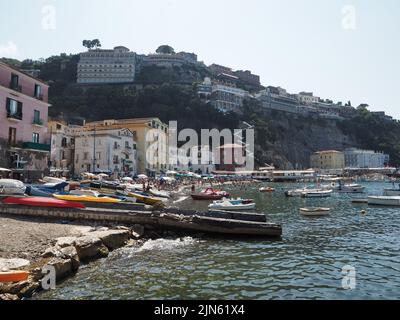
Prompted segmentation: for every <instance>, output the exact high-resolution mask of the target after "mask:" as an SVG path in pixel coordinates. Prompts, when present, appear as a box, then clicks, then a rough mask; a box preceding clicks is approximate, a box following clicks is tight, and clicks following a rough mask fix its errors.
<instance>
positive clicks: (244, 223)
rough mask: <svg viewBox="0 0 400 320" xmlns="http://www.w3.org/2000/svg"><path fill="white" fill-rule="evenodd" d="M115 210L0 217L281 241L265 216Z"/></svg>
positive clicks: (18, 211)
mask: <svg viewBox="0 0 400 320" xmlns="http://www.w3.org/2000/svg"><path fill="white" fill-rule="evenodd" d="M138 208H139V207H138V206H132V209H131V210H129V209H126V207H125V206H123V208H121V209H119V208H118V206H113V207H112V208H111V207H110V208H104V207H103V208H99V207H97V208H95V207H87V208H84V209H80V208H44V207H31V206H24V205H13V204H0V214H5V215H13V216H32V217H43V218H56V219H63V220H87V221H100V222H109V223H121V224H140V225H143V226H144V227H145V228H146V227H148V228H153V229H160V230H171V231H174V230H177V231H181V232H184V233H187V234H193V233H204V234H214V235H216V234H219V235H230V236H245V237H264V238H280V237H281V236H282V226H281V225H279V224H275V223H269V222H267V221H266V217H265V215H264V214H259V213H243V212H241V213H238V212H224V211H216V212H197V211H190V210H186V211H185V210H180V209H157V208H153V207H149V206H140V209H139V210H137V209H138Z"/></svg>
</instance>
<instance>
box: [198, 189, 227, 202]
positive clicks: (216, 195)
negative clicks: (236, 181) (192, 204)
mask: <svg viewBox="0 0 400 320" xmlns="http://www.w3.org/2000/svg"><path fill="white" fill-rule="evenodd" d="M227 197H229V193H228V192H226V191H220V190H214V189H213V188H208V189H206V190H203V191H201V192H200V193H192V198H193V199H194V200H221V199H222V198H227Z"/></svg>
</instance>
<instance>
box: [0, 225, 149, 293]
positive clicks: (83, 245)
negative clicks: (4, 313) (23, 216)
mask: <svg viewBox="0 0 400 320" xmlns="http://www.w3.org/2000/svg"><path fill="white" fill-rule="evenodd" d="M143 235H144V228H143V227H141V226H136V225H135V226H134V227H133V228H132V229H130V228H128V227H116V228H115V229H109V228H104V227H103V228H98V229H95V228H90V229H89V230H88V232H86V233H84V234H83V235H80V236H66V237H60V238H56V239H53V240H52V241H51V243H52V246H51V247H49V248H47V249H46V250H45V252H44V253H43V254H42V256H41V259H40V260H39V262H36V263H35V264H34V265H33V266H31V267H30V270H29V271H30V276H29V278H28V280H27V281H22V282H18V283H8V284H0V300H16V299H20V298H22V297H29V296H31V295H32V294H33V293H34V292H35V291H38V290H40V289H41V279H42V278H43V276H44V274H42V267H44V266H52V267H54V270H55V274H56V281H60V280H62V279H64V278H66V277H68V276H70V275H71V274H73V273H75V272H76V271H77V270H78V269H79V266H80V264H81V262H89V261H91V260H94V259H99V258H103V257H106V256H108V254H109V252H110V251H113V250H115V249H118V248H120V247H122V246H124V245H126V244H129V245H132V241H136V240H137V239H139V238H141V237H142V236H143ZM29 266H30V261H28V260H25V259H0V270H1V269H4V270H17V269H22V268H23V269H26V268H27V267H29Z"/></svg>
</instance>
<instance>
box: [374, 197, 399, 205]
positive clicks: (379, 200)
mask: <svg viewBox="0 0 400 320" xmlns="http://www.w3.org/2000/svg"><path fill="white" fill-rule="evenodd" d="M368 204H369V205H376V206H400V196H369V197H368Z"/></svg>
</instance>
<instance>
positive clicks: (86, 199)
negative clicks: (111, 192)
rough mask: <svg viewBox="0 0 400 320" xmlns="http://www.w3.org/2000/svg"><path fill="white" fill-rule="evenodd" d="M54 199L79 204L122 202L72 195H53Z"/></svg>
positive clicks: (106, 198)
mask: <svg viewBox="0 0 400 320" xmlns="http://www.w3.org/2000/svg"><path fill="white" fill-rule="evenodd" d="M53 197H55V198H56V199H59V200H66V201H79V202H99V203H118V202H121V200H119V199H114V198H109V197H94V196H87V195H71V194H66V195H64V194H53Z"/></svg>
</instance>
